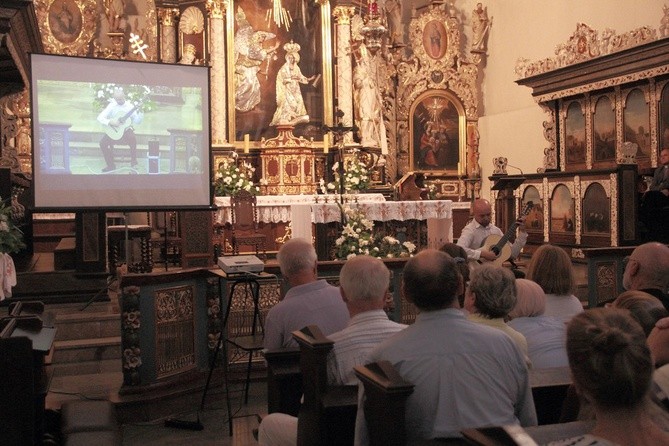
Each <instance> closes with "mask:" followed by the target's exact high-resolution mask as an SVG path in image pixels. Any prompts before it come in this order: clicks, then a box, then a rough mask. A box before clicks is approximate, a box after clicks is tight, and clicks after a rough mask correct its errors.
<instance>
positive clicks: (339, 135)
mask: <svg viewBox="0 0 669 446" xmlns="http://www.w3.org/2000/svg"><path fill="white" fill-rule="evenodd" d="M335 116H336V118H337V125H334V126H329V125H323V127H322V128H323V130H325V131H326V132H332V133H333V134H334V136H335V144H336V145H337V152H338V153H339V165H338V166H337V173H338V174H339V203H340V204H341V205H343V204H344V135H346V134H347V133H348V132H355V131H357V130H358V127H356V126H355V125H353V126H345V125H344V124H343V122H342V118H343V117H344V112H343V111H341V110H340V109H337V112H336V113H335ZM343 214H344V210H343V207H342V220H341V221H342V224H343V223H344V215H343Z"/></svg>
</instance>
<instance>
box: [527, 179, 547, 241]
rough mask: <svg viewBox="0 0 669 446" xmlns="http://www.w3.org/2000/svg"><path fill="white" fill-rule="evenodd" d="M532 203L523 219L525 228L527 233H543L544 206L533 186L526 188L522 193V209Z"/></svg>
mask: <svg viewBox="0 0 669 446" xmlns="http://www.w3.org/2000/svg"><path fill="white" fill-rule="evenodd" d="M530 202H532V208H531V209H530V212H529V214H527V216H526V217H525V228H527V230H528V231H530V232H532V231H536V232H543V230H544V205H543V202H542V200H541V197H540V196H539V190H538V189H537V188H536V187H534V186H527V187H526V188H525V191H524V192H523V200H522V205H523V209H525V208H526V207H527V205H528V204H529V203H530Z"/></svg>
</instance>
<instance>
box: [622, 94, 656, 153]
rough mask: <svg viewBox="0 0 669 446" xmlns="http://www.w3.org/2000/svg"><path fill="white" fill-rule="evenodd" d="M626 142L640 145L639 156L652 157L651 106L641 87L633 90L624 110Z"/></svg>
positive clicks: (628, 95)
mask: <svg viewBox="0 0 669 446" xmlns="http://www.w3.org/2000/svg"><path fill="white" fill-rule="evenodd" d="M623 135H624V142H627V141H629V142H632V143H635V144H636V145H637V146H638V149H637V153H636V156H637V158H650V107H649V104H648V102H647V101H646V97H645V95H644V93H643V91H641V89H639V88H635V89H633V90H631V91H630V92H629V93H628V94H627V98H626V100H625V108H624V110H623Z"/></svg>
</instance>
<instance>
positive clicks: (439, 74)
mask: <svg viewBox="0 0 669 446" xmlns="http://www.w3.org/2000/svg"><path fill="white" fill-rule="evenodd" d="M461 17H462V14H460V13H459V12H458V11H456V10H455V9H454V8H453V7H452V6H450V7H449V5H447V4H445V3H441V2H435V3H434V4H430V5H428V6H426V7H425V8H424V9H423V10H422V11H420V13H419V14H417V15H416V17H414V18H413V19H412V20H411V23H410V24H409V45H410V46H411V49H412V52H411V56H408V57H407V56H406V55H404V54H405V53H403V50H401V49H398V50H396V51H395V52H394V53H393V54H392V55H391V63H396V66H397V67H396V71H395V72H394V77H396V79H397V90H396V95H395V96H394V99H395V103H394V110H395V114H394V115H392V116H391V118H392V119H391V121H390V127H391V129H392V130H391V133H393V134H394V135H396V136H397V137H396V140H395V141H392V140H391V149H390V150H391V154H392V153H393V152H394V153H395V154H396V159H397V166H396V168H397V172H396V174H397V176H398V177H399V176H402V175H403V174H405V173H407V172H410V171H419V172H423V173H424V174H425V177H426V183H427V184H432V185H434V186H436V187H437V196H441V197H447V198H455V199H460V198H465V197H468V196H470V195H472V194H478V192H479V188H480V182H479V181H477V180H478V179H479V178H480V175H481V169H480V166H479V164H478V156H479V152H478V142H479V138H478V118H479V114H478V107H479V102H480V84H479V79H478V74H479V66H480V65H481V62H482V61H483V58H484V57H485V51H481V50H480V49H478V50H470V51H469V52H465V51H464V50H463V46H464V45H463V42H462V41H461V39H462V23H461ZM393 59H394V60H393ZM397 59H399V60H397ZM395 60H397V62H395ZM393 143H394V144H393ZM465 179H471V180H474V181H464V180H465ZM466 185H469V186H466ZM468 187H469V188H470V191H469V192H468V190H467V188H468Z"/></svg>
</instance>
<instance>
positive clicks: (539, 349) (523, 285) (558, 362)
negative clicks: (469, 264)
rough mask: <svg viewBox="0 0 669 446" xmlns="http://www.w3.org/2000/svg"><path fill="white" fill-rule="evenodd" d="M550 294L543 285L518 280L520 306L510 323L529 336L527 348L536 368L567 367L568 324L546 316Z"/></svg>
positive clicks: (515, 328)
mask: <svg viewBox="0 0 669 446" xmlns="http://www.w3.org/2000/svg"><path fill="white" fill-rule="evenodd" d="M545 309H546V295H545V294H544V290H542V289H541V287H540V286H539V284H537V283H535V282H532V281H531V280H527V279H516V306H515V307H513V309H512V310H511V312H510V313H509V319H511V320H510V321H509V322H508V324H509V326H510V327H511V328H513V329H514V330H516V331H518V332H520V333H522V334H523V335H524V336H525V339H527V350H528V354H529V356H530V361H532V367H533V368H535V369H544V368H550V367H567V366H568V365H569V361H568V359H567V349H566V347H565V341H566V339H567V327H566V326H565V324H564V322H562V321H561V320H559V319H557V318H554V317H550V316H546V315H545V314H544V311H545Z"/></svg>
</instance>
